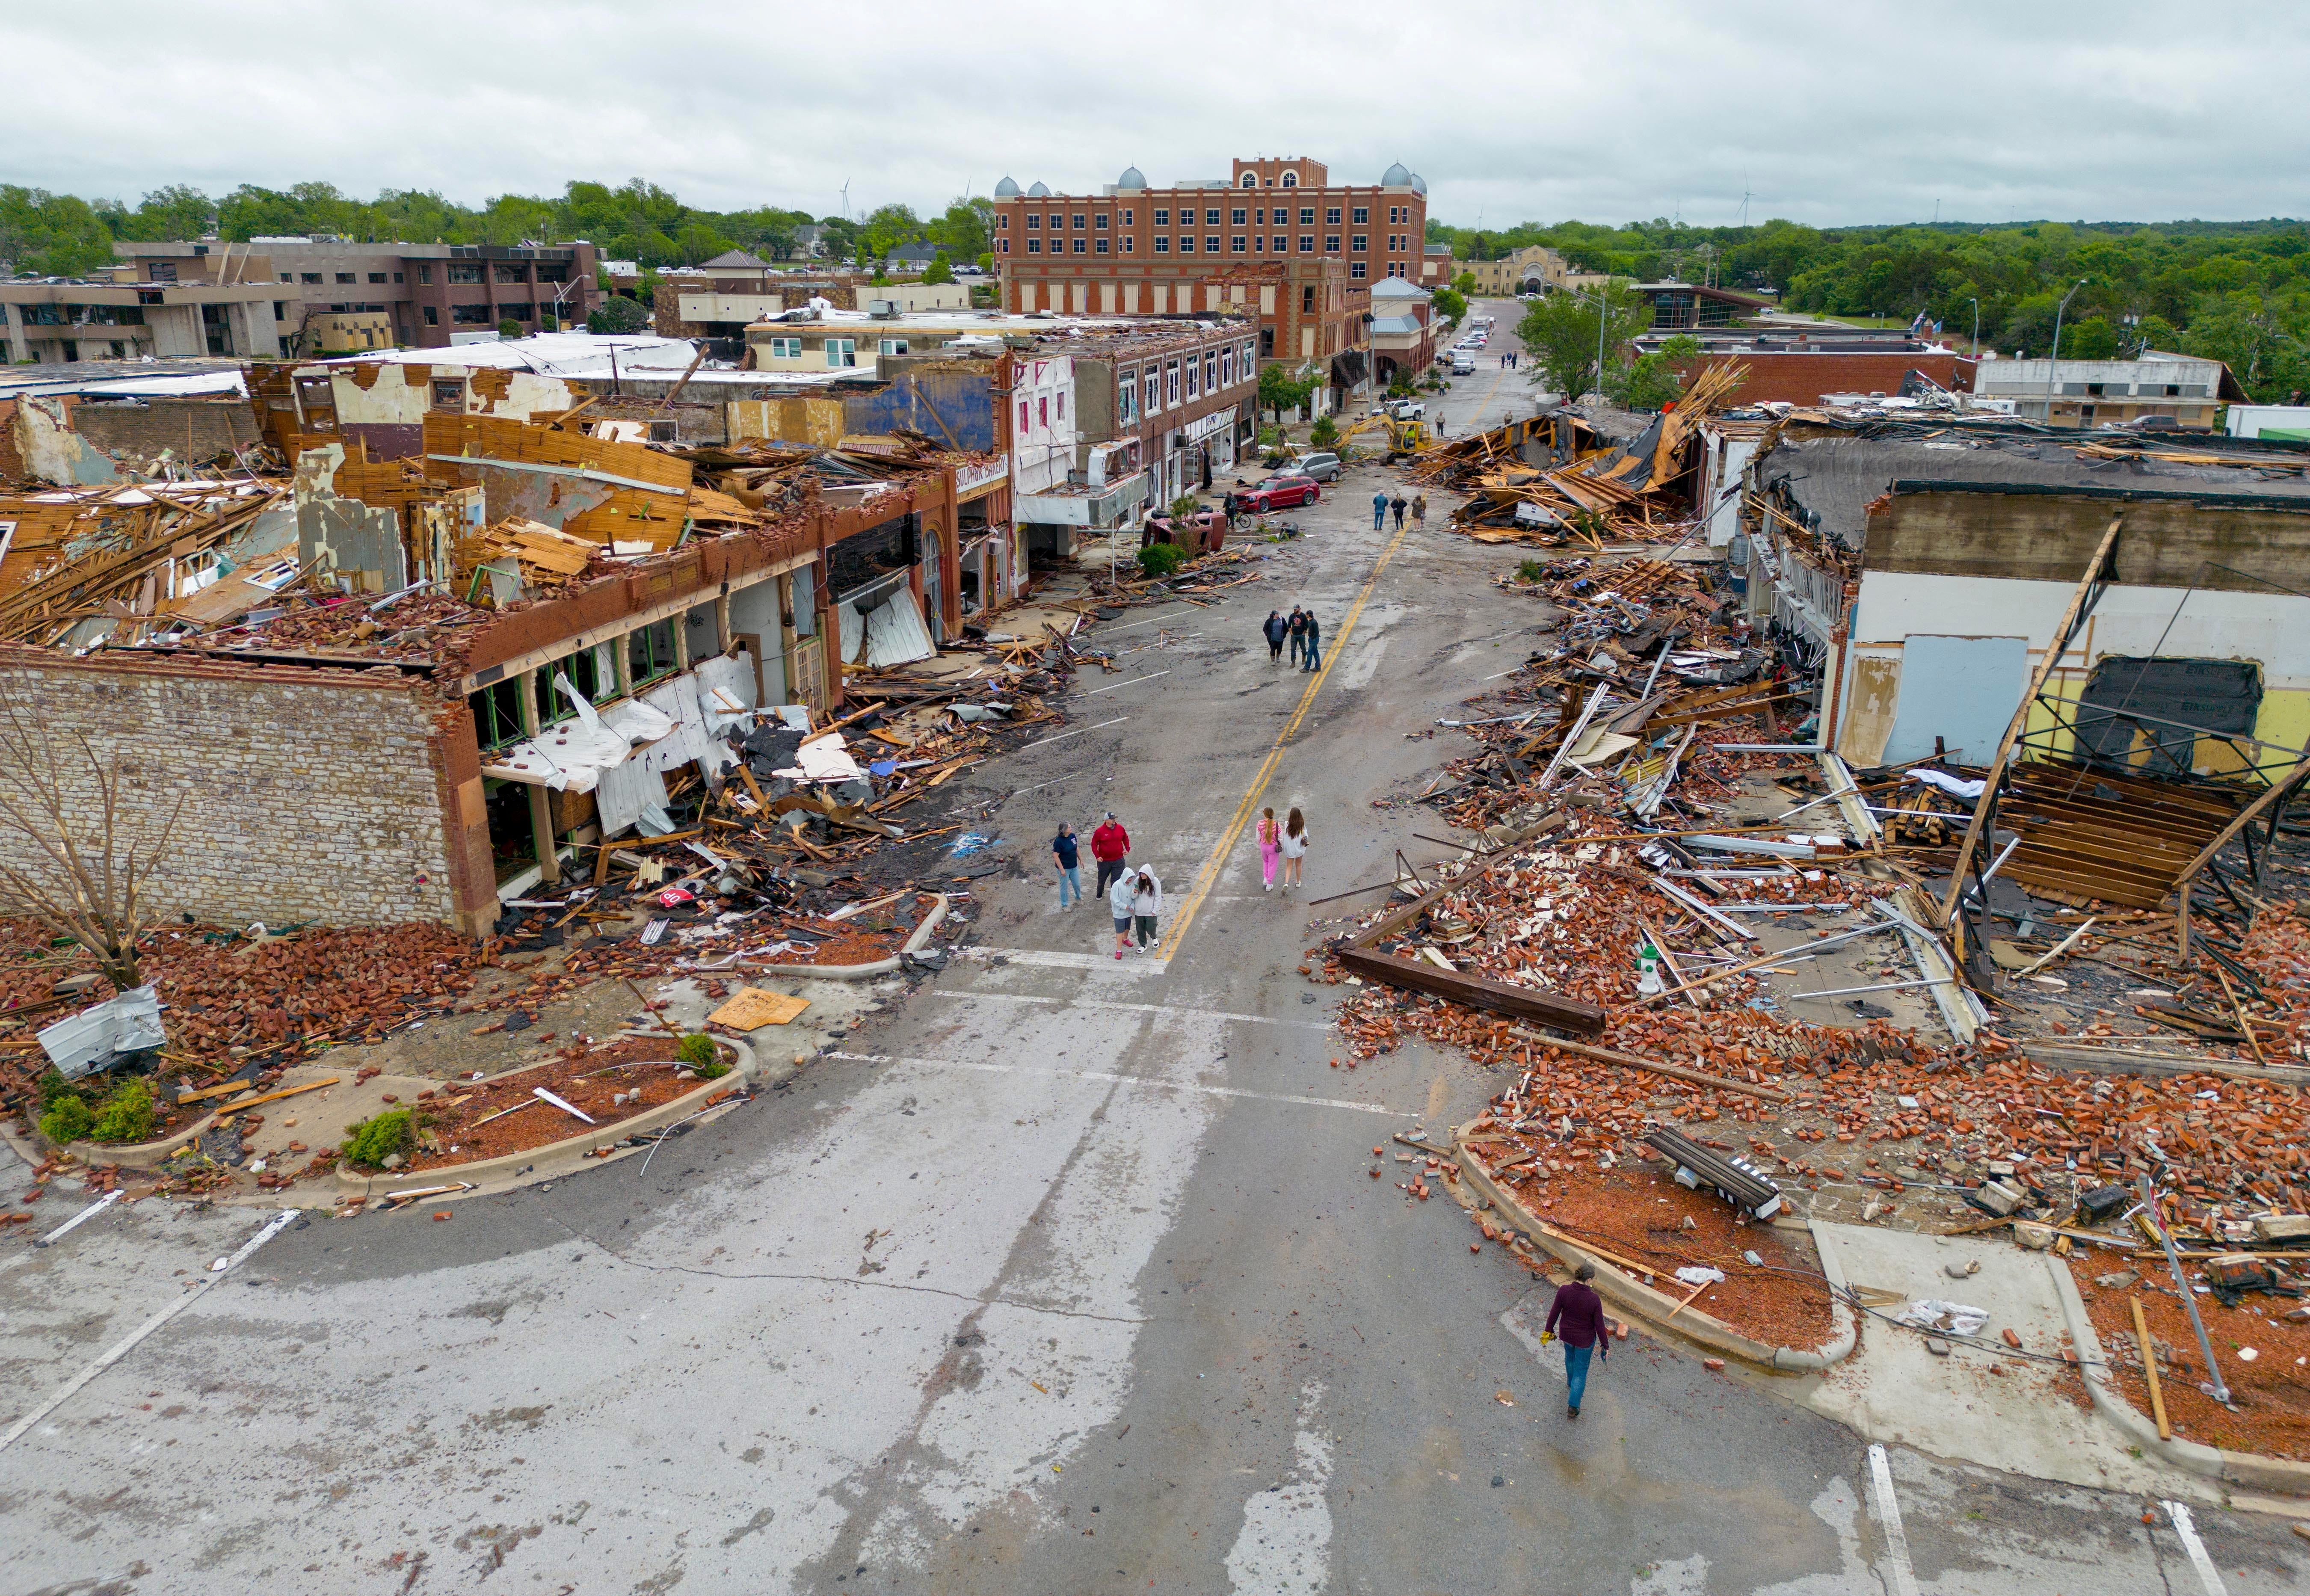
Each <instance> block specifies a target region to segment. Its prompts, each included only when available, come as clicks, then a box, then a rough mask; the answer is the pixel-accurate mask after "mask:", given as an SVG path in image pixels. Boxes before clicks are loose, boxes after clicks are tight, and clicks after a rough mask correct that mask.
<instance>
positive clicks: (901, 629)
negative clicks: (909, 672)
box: [866, 587, 938, 669]
mask: <svg viewBox="0 0 2310 1596" xmlns="http://www.w3.org/2000/svg"><path fill="white" fill-rule="evenodd" d="M937 652H938V645H936V644H935V643H933V642H932V641H931V634H930V629H928V628H927V627H925V625H924V624H923V607H922V605H920V604H919V603H916V602H915V593H914V589H913V588H911V587H901V588H899V590H898V591H897V592H895V593H893V594H891V595H890V597H889V598H887V599H885V600H883V601H882V603H880V604H877V605H876V606H875V607H874V608H873V610H871V611H869V612H867V615H866V663H867V664H869V665H870V666H873V667H875V668H877V669H880V668H881V667H883V666H888V665H904V664H911V663H912V662H914V661H916V660H918V659H928V658H930V657H931V655H934V654H936V653H937Z"/></svg>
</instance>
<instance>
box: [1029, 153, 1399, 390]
mask: <svg viewBox="0 0 2310 1596" xmlns="http://www.w3.org/2000/svg"><path fill="white" fill-rule="evenodd" d="M1427 226H1428V185H1427V184H1426V183H1425V182H1424V181H1423V180H1422V179H1421V178H1420V176H1419V175H1418V174H1417V173H1414V172H1411V171H1408V170H1406V169H1404V168H1403V166H1401V165H1398V166H1392V167H1390V168H1388V169H1387V170H1386V171H1385V173H1383V174H1382V175H1381V178H1380V180H1379V181H1378V182H1377V183H1375V184H1367V185H1357V184H1334V183H1333V182H1332V180H1331V177H1330V173H1329V172H1328V171H1327V170H1326V169H1325V168H1324V165H1323V164H1322V163H1321V162H1319V161H1315V160H1307V159H1305V158H1304V157H1295V158H1292V159H1289V160H1272V159H1267V158H1264V157H1263V158H1261V159H1258V160H1237V161H1236V162H1234V170H1233V174H1232V175H1231V176H1230V177H1229V178H1197V179H1187V180H1183V181H1180V182H1177V183H1173V184H1171V185H1170V186H1168V187H1163V188H1155V187H1151V186H1149V185H1148V182H1147V179H1146V178H1145V176H1144V175H1142V173H1141V172H1140V170H1139V169H1138V168H1137V167H1133V168H1131V169H1128V170H1126V171H1125V173H1124V174H1123V176H1122V177H1121V178H1118V179H1116V182H1115V183H1113V184H1112V185H1110V186H1107V188H1106V190H1105V191H1104V192H1102V193H1100V194H1098V195H1055V194H1053V193H1051V191H1050V190H1049V188H1048V187H1046V186H1045V185H1043V184H1041V183H1037V184H1034V185H1033V186H1030V187H1029V188H1026V189H1024V190H1022V189H1020V186H1019V185H1018V184H1017V183H1016V182H1015V181H1013V180H1012V179H1011V178H1003V181H1002V182H1001V183H1000V184H998V185H996V186H995V190H994V259H995V263H996V265H997V267H998V268H999V269H1000V271H1001V273H1002V275H1003V305H1004V308H1006V309H1010V310H1014V311H1035V310H1054V311H1060V310H1064V311H1072V312H1075V313H1077V314H1089V315H1123V316H1166V315H1179V314H1183V313H1186V314H1193V313H1197V312H1203V311H1210V310H1217V309H1220V308H1222V307H1229V306H1234V307H1240V308H1243V309H1244V310H1245V311H1246V313H1249V312H1250V311H1252V310H1253V308H1256V311H1257V315H1258V317H1259V323H1260V332H1259V347H1260V355H1261V357H1262V358H1263V359H1264V360H1289V361H1292V362H1295V363H1304V362H1306V361H1309V360H1319V361H1325V362H1328V363H1329V364H1330V366H1331V375H1332V378H1333V383H1332V386H1333V387H1334V388H1335V389H1339V390H1348V389H1352V388H1353V387H1355V386H1357V385H1359V383H1361V382H1362V381H1363V380H1364V377H1365V375H1366V370H1367V366H1368V362H1367V360H1366V358H1365V351H1368V348H1369V345H1370V335H1369V333H1368V325H1369V316H1370V308H1371V284H1372V283H1373V282H1375V281H1376V280H1378V279H1381V278H1386V277H1403V278H1407V279H1409V280H1411V281H1412V282H1418V281H1419V278H1420V259H1421V254H1422V251H1423V249H1424V247H1425V233H1426V230H1427Z"/></svg>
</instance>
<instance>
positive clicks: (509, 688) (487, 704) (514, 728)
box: [465, 676, 527, 750]
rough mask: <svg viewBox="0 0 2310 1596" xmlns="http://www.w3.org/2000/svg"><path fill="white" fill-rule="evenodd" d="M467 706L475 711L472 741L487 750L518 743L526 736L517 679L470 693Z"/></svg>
mask: <svg viewBox="0 0 2310 1596" xmlns="http://www.w3.org/2000/svg"><path fill="white" fill-rule="evenodd" d="M465 707H467V708H468V709H471V710H472V711H473V741H474V742H478V743H480V744H481V746H482V749H483V750H490V749H498V748H503V747H505V746H506V745H507V744H508V743H513V742H520V741H521V740H522V738H523V737H524V736H525V735H526V734H527V733H525V732H523V730H522V729H521V678H520V677H518V676H509V677H508V678H506V680H504V681H493V682H491V684H490V685H489V686H487V687H485V688H483V689H482V690H481V691H479V692H477V693H467V694H466V695H465Z"/></svg>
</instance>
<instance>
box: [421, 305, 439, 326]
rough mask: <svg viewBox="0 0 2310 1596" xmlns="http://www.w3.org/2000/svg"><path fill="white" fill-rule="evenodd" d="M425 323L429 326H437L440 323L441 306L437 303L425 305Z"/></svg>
mask: <svg viewBox="0 0 2310 1596" xmlns="http://www.w3.org/2000/svg"><path fill="white" fill-rule="evenodd" d="M425 325H427V326H429V327H438V326H439V325H441V308H440V307H439V305H428V306H427V307H425Z"/></svg>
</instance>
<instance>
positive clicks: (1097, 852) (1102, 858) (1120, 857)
mask: <svg viewBox="0 0 2310 1596" xmlns="http://www.w3.org/2000/svg"><path fill="white" fill-rule="evenodd" d="M1130 852H1131V833H1130V832H1128V831H1125V829H1124V828H1123V822H1122V821H1120V820H1116V818H1115V811H1113V810H1109V811H1107V820H1106V821H1105V822H1104V823H1103V824H1102V825H1101V826H1100V827H1099V829H1098V830H1096V831H1094V832H1092V833H1091V834H1090V856H1091V857H1092V858H1094V859H1096V860H1098V861H1099V885H1098V886H1096V887H1094V888H1092V889H1091V891H1092V893H1093V895H1094V896H1099V895H1104V894H1105V892H1106V891H1107V888H1109V887H1110V886H1112V885H1114V883H1115V878H1116V877H1117V876H1119V875H1121V874H1122V873H1123V861H1124V859H1125V856H1126V855H1127V854H1129V853H1130Z"/></svg>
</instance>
